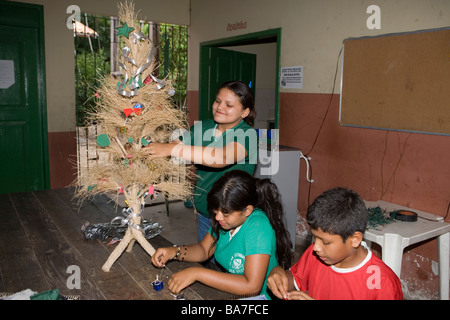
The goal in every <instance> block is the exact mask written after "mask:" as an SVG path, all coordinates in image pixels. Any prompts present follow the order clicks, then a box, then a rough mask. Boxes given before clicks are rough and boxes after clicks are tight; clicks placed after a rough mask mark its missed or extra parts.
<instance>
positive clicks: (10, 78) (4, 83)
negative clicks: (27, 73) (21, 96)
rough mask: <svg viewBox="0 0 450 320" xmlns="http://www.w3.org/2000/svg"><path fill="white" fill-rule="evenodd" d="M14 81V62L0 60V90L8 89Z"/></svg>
mask: <svg viewBox="0 0 450 320" xmlns="http://www.w3.org/2000/svg"><path fill="white" fill-rule="evenodd" d="M15 81H16V80H15V78H14V61H13V60H0V89H8V88H9V87H11V86H12V85H13V84H14V82H15Z"/></svg>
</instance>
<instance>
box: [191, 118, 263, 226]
mask: <svg viewBox="0 0 450 320" xmlns="http://www.w3.org/2000/svg"><path fill="white" fill-rule="evenodd" d="M216 127H217V124H216V123H215V122H214V120H205V121H200V122H197V123H195V125H194V126H193V127H192V128H191V132H190V133H189V134H190V136H189V135H185V136H184V137H183V143H184V144H190V145H194V146H203V147H207V146H209V147H223V146H226V145H227V144H228V143H231V142H237V143H239V144H241V145H243V146H244V147H245V150H246V151H247V157H246V158H245V159H244V160H243V161H241V162H238V163H234V164H230V165H227V166H225V167H223V168H211V167H207V166H204V165H196V168H197V176H198V177H197V183H196V188H195V191H194V205H195V208H196V209H197V211H198V213H200V214H202V215H203V216H205V217H207V218H210V217H211V215H210V213H209V212H208V206H207V201H206V197H207V195H208V192H209V190H211V187H212V185H213V184H214V183H215V182H216V181H217V180H219V178H220V177H222V176H223V175H224V174H225V172H227V171H231V170H242V171H246V172H248V173H249V174H251V175H253V173H254V171H255V166H256V162H257V158H258V135H257V133H256V130H255V129H254V128H252V127H251V126H249V125H248V124H246V123H245V122H244V121H241V122H240V123H239V124H238V125H236V126H235V127H233V128H231V129H228V130H226V131H225V132H224V133H223V134H222V135H221V136H220V137H217V138H216V137H215V136H214V133H215V129H216Z"/></svg>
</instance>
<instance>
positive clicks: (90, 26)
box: [74, 13, 188, 127]
mask: <svg viewBox="0 0 450 320" xmlns="http://www.w3.org/2000/svg"><path fill="white" fill-rule="evenodd" d="M81 20H82V21H81V22H78V21H74V41H75V90H76V119H77V126H82V127H83V126H87V125H89V123H87V119H86V115H87V114H88V113H89V112H93V111H94V107H95V101H94V99H93V97H94V96H95V93H96V92H95V90H96V88H97V87H98V86H99V85H100V82H99V81H100V79H101V78H102V76H105V75H107V74H108V73H111V74H112V75H119V74H120V69H119V67H118V65H117V59H118V56H117V54H115V53H117V50H118V47H119V43H118V41H119V39H118V37H117V27H119V21H118V18H116V17H105V16H98V15H93V14H87V13H84V14H81ZM140 24H141V30H142V32H143V33H144V34H145V35H146V36H148V37H149V38H150V40H151V41H152V43H153V45H154V46H155V48H157V49H158V50H157V59H158V60H159V68H158V70H155V72H154V73H153V74H154V75H155V76H156V77H159V78H165V77H169V78H170V79H171V80H172V83H173V86H174V88H175V95H174V96H173V99H174V101H173V102H174V105H176V106H178V107H179V108H185V100H186V91H187V38H188V32H187V27H186V26H179V25H171V24H164V23H154V22H146V21H140Z"/></svg>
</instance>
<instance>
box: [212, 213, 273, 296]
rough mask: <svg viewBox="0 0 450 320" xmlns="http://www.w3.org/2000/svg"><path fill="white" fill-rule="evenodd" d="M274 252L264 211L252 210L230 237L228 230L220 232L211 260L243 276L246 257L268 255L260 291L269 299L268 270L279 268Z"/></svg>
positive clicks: (271, 236)
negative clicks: (267, 263) (264, 276)
mask: <svg viewBox="0 0 450 320" xmlns="http://www.w3.org/2000/svg"><path fill="white" fill-rule="evenodd" d="M209 233H210V234H212V228H210V230H209ZM213 236H214V235H213ZM276 249H277V248H276V238H275V231H274V230H273V228H272V225H271V224H270V221H269V218H267V215H266V213H265V212H264V211H262V210H260V209H255V210H253V212H252V214H251V215H250V216H248V218H247V219H246V220H245V222H244V223H243V224H242V225H241V226H240V227H239V229H236V230H235V232H234V233H233V235H232V236H230V231H225V230H223V229H222V230H221V231H220V237H219V240H218V241H217V243H216V246H215V250H214V258H215V259H216V261H217V262H218V263H219V264H220V265H221V266H222V267H223V268H225V270H226V271H228V272H229V273H232V274H239V275H243V274H244V266H245V257H246V256H249V255H253V254H268V255H270V260H269V266H268V268H267V273H266V278H265V279H264V284H263V287H262V289H261V292H260V294H263V295H265V296H266V297H267V298H269V299H270V297H269V296H268V294H267V277H268V276H269V273H270V271H271V270H272V269H273V268H274V267H276V266H277V265H278V260H277V257H276Z"/></svg>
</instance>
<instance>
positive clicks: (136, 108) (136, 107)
mask: <svg viewBox="0 0 450 320" xmlns="http://www.w3.org/2000/svg"><path fill="white" fill-rule="evenodd" d="M133 111H134V113H135V114H136V115H138V116H139V115H141V114H142V104H140V103H136V104H135V105H134V106H133Z"/></svg>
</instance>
